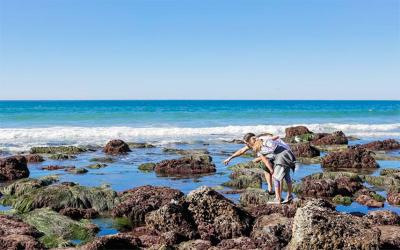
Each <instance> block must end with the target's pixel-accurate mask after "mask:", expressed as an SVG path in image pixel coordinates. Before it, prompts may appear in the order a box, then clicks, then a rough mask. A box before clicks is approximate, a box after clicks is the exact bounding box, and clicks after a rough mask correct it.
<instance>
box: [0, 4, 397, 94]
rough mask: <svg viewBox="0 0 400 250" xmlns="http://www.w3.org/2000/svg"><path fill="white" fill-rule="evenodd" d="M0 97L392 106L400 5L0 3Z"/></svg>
mask: <svg viewBox="0 0 400 250" xmlns="http://www.w3.org/2000/svg"><path fill="white" fill-rule="evenodd" d="M0 99H396V100H398V99H400V1H399V0H374V1H371V0H291V1H288V0H260V1H257V0H242V1H240V0H197V1H195V0H180V1H170V0H159V1H154V0H140V1H139V0H35V1H33V0H25V1H21V0H0Z"/></svg>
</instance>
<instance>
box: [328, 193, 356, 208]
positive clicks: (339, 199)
mask: <svg viewBox="0 0 400 250" xmlns="http://www.w3.org/2000/svg"><path fill="white" fill-rule="evenodd" d="M332 201H333V202H334V203H335V204H341V205H345V206H349V205H351V203H352V200H351V197H349V196H342V195H340V194H338V195H336V196H335V197H333V198H332Z"/></svg>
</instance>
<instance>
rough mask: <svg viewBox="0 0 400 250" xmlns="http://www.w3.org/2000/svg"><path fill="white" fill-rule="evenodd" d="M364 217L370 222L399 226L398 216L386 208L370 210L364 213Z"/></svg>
mask: <svg viewBox="0 0 400 250" xmlns="http://www.w3.org/2000/svg"><path fill="white" fill-rule="evenodd" d="M366 218H367V219H369V220H370V221H371V222H372V224H377V225H397V226H400V216H399V215H398V214H396V213H395V212H392V211H388V210H375V211H370V212H368V214H367V215H366Z"/></svg>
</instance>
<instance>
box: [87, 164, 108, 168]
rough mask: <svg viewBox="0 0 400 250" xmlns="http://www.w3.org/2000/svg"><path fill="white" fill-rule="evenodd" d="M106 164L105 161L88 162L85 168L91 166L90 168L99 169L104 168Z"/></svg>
mask: <svg viewBox="0 0 400 250" xmlns="http://www.w3.org/2000/svg"><path fill="white" fill-rule="evenodd" d="M107 166H108V165H107V164H105V163H95V164H90V165H89V166H86V167H87V168H91V169H100V168H105V167H107Z"/></svg>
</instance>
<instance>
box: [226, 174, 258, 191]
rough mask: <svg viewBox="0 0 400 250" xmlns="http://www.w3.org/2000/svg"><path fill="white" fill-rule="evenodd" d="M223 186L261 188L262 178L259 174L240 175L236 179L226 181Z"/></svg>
mask: <svg viewBox="0 0 400 250" xmlns="http://www.w3.org/2000/svg"><path fill="white" fill-rule="evenodd" d="M222 186H226V187H231V188H237V189H243V188H261V186H262V179H261V177H259V176H247V175H240V176H237V177H236V178H235V179H232V180H230V181H227V182H224V183H223V184H222Z"/></svg>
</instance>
